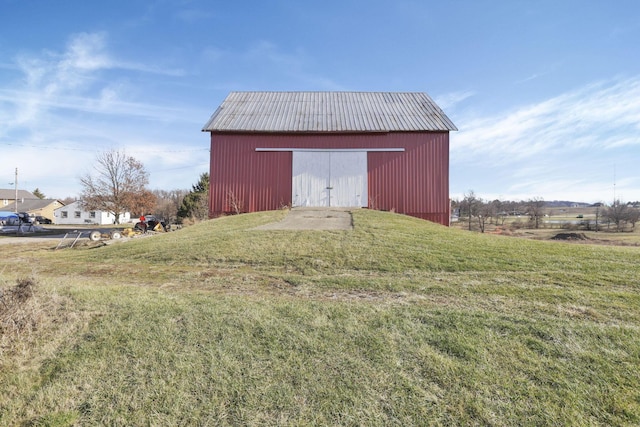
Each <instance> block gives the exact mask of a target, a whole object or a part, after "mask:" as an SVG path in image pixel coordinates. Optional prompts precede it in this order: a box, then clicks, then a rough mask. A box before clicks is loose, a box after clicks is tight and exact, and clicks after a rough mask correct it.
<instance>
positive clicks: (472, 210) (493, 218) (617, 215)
mask: <svg viewBox="0 0 640 427" xmlns="http://www.w3.org/2000/svg"><path fill="white" fill-rule="evenodd" d="M451 207H452V209H453V211H454V212H455V213H457V216H458V218H459V219H460V220H461V221H465V223H466V227H467V228H468V229H469V230H471V229H472V228H475V225H477V228H478V229H479V230H480V232H482V233H484V232H485V229H486V226H487V224H493V225H497V226H503V225H504V224H505V222H506V220H507V219H508V218H509V217H514V216H515V217H525V218H527V221H526V223H524V224H523V226H525V227H529V228H540V227H542V226H543V225H544V217H545V216H547V214H548V206H547V203H546V202H545V201H544V199H542V198H539V197H536V198H532V199H529V200H525V201H509V200H498V199H495V200H483V199H482V198H480V197H478V196H477V195H476V194H475V192H474V191H472V190H471V191H469V192H467V193H465V194H464V197H463V198H462V199H461V200H452V203H451ZM639 207H640V203H639V202H634V203H632V202H629V203H624V202H622V201H620V200H615V201H614V202H613V203H611V204H610V205H606V204H603V203H598V204H595V205H593V208H594V214H595V218H594V220H593V221H592V220H591V219H590V218H589V219H584V220H582V221H578V224H577V226H579V227H583V228H585V229H587V230H594V231H600V230H602V229H604V228H605V227H606V228H607V229H613V230H615V231H624V230H626V229H630V230H631V231H633V230H634V229H635V225H636V223H637V222H638V221H639V220H640V208H639ZM472 224H473V227H472Z"/></svg>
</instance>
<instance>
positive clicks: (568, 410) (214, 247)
mask: <svg viewBox="0 0 640 427" xmlns="http://www.w3.org/2000/svg"><path fill="white" fill-rule="evenodd" d="M282 215H284V212H266V213H257V214H246V215H240V216H236V217H226V218H220V219H217V220H212V221H208V222H206V223H203V224H199V225H196V226H192V227H189V228H186V229H184V230H181V231H179V232H173V233H167V234H164V235H158V236H154V237H153V238H145V239H136V240H134V241H131V242H126V243H118V244H113V245H109V246H102V247H95V248H90V247H81V248H78V249H74V250H62V251H53V250H52V249H51V245H49V247H47V246H42V245H41V246H38V247H33V248H31V247H29V248H27V247H23V248H22V249H21V250H20V252H19V254H17V255H16V256H15V257H12V258H11V259H3V260H2V261H0V287H4V288H7V287H8V286H10V285H11V284H12V283H13V282H14V281H15V280H17V279H18V278H20V277H25V276H31V277H34V278H35V280H36V281H37V282H38V284H39V286H38V292H37V294H36V297H34V298H35V300H33V301H31V302H30V304H32V307H31V310H32V311H31V313H41V312H43V310H42V309H41V310H40V311H38V308H46V310H44V311H45V312H46V313H49V314H48V315H47V316H44V317H37V318H35V317H34V318H35V319H37V320H38V322H37V323H38V327H37V328H35V327H34V328H31V329H28V333H27V331H26V330H24V331H22V332H21V333H18V334H14V335H12V336H11V337H9V335H8V334H5V337H4V340H3V341H2V344H3V347H0V349H1V350H2V351H3V352H2V353H0V356H2V357H1V358H0V390H4V393H0V424H1V425H20V424H25V425H60V426H63V425H105V424H106V425H402V426H404V425H416V424H418V425H425V424H427V425H636V424H638V423H640V369H639V368H640V345H639V344H638V342H640V341H639V338H640V333H639V332H640V331H639V326H640V310H639V309H640V292H639V290H640V279H639V278H640V265H639V263H638V260H639V259H640V250H639V248H637V247H610V246H606V247H602V246H592V245H572V244H567V243H561V242H541V241H531V240H522V239H515V238H509V237H500V236H488V235H480V234H475V233H468V232H464V231H459V230H453V229H447V228H444V227H441V226H437V225H434V224H431V223H428V222H425V221H421V220H417V219H414V218H410V217H406V216H402V215H394V214H390V213H383V212H373V211H367V210H360V211H356V212H354V224H355V228H354V230H352V231H258V230H254V229H253V228H254V227H256V226H258V225H260V224H264V223H268V222H272V221H276V220H278V219H279V218H281V217H282ZM1 306H2V304H0V307H1ZM32 316H35V314H32ZM7 337H9V338H7Z"/></svg>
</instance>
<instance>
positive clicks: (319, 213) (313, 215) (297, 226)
mask: <svg viewBox="0 0 640 427" xmlns="http://www.w3.org/2000/svg"><path fill="white" fill-rule="evenodd" d="M352 209H353V208H315V207H314V208H306V207H298V208H292V209H291V210H290V211H289V213H288V214H287V216H286V217H284V219H283V220H282V221H279V222H274V223H271V224H265V225H261V226H259V227H256V228H255V230H351V229H353V219H352V217H351V210H352Z"/></svg>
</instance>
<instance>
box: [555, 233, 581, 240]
mask: <svg viewBox="0 0 640 427" xmlns="http://www.w3.org/2000/svg"><path fill="white" fill-rule="evenodd" d="M551 240H589V238H588V237H587V236H586V235H585V234H584V233H558V234H556V235H555V236H553V237H552V238H551Z"/></svg>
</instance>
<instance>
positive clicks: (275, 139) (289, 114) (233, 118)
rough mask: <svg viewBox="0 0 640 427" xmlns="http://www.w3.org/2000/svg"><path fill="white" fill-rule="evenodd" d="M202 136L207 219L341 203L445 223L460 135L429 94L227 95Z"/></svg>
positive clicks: (242, 93) (276, 93)
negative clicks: (206, 155)
mask: <svg viewBox="0 0 640 427" xmlns="http://www.w3.org/2000/svg"><path fill="white" fill-rule="evenodd" d="M202 130H203V131H204V132H210V137H211V160H210V180H211V181H210V189H209V192H210V193H209V195H210V197H209V215H210V216H211V217H215V216H219V215H223V214H226V213H231V212H233V211H234V210H240V211H243V212H255V211H263V210H274V209H278V208H281V207H283V206H313V207H333V206H337V207H366V208H370V209H378V210H387V211H395V212H398V213H403V214H407V215H412V216H415V217H418V218H423V219H427V220H430V221H433V222H437V223H440V224H444V225H448V224H449V217H450V215H449V214H450V202H449V132H450V131H454V130H457V128H456V126H455V125H454V124H453V122H452V121H451V120H450V119H449V118H448V117H447V116H446V115H445V114H444V112H443V111H442V110H441V109H440V107H438V106H437V105H436V103H435V102H434V101H433V100H432V99H431V98H430V97H429V96H428V95H427V94H426V93H414V92H402V93H396V92H231V93H230V94H229V95H228V96H227V98H226V99H225V100H224V101H223V102H222V104H221V105H220V106H219V107H218V109H217V110H216V111H215V112H214V113H213V115H212V116H211V118H210V119H209V121H208V122H207V123H206V124H205V126H204V128H203V129H202Z"/></svg>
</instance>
